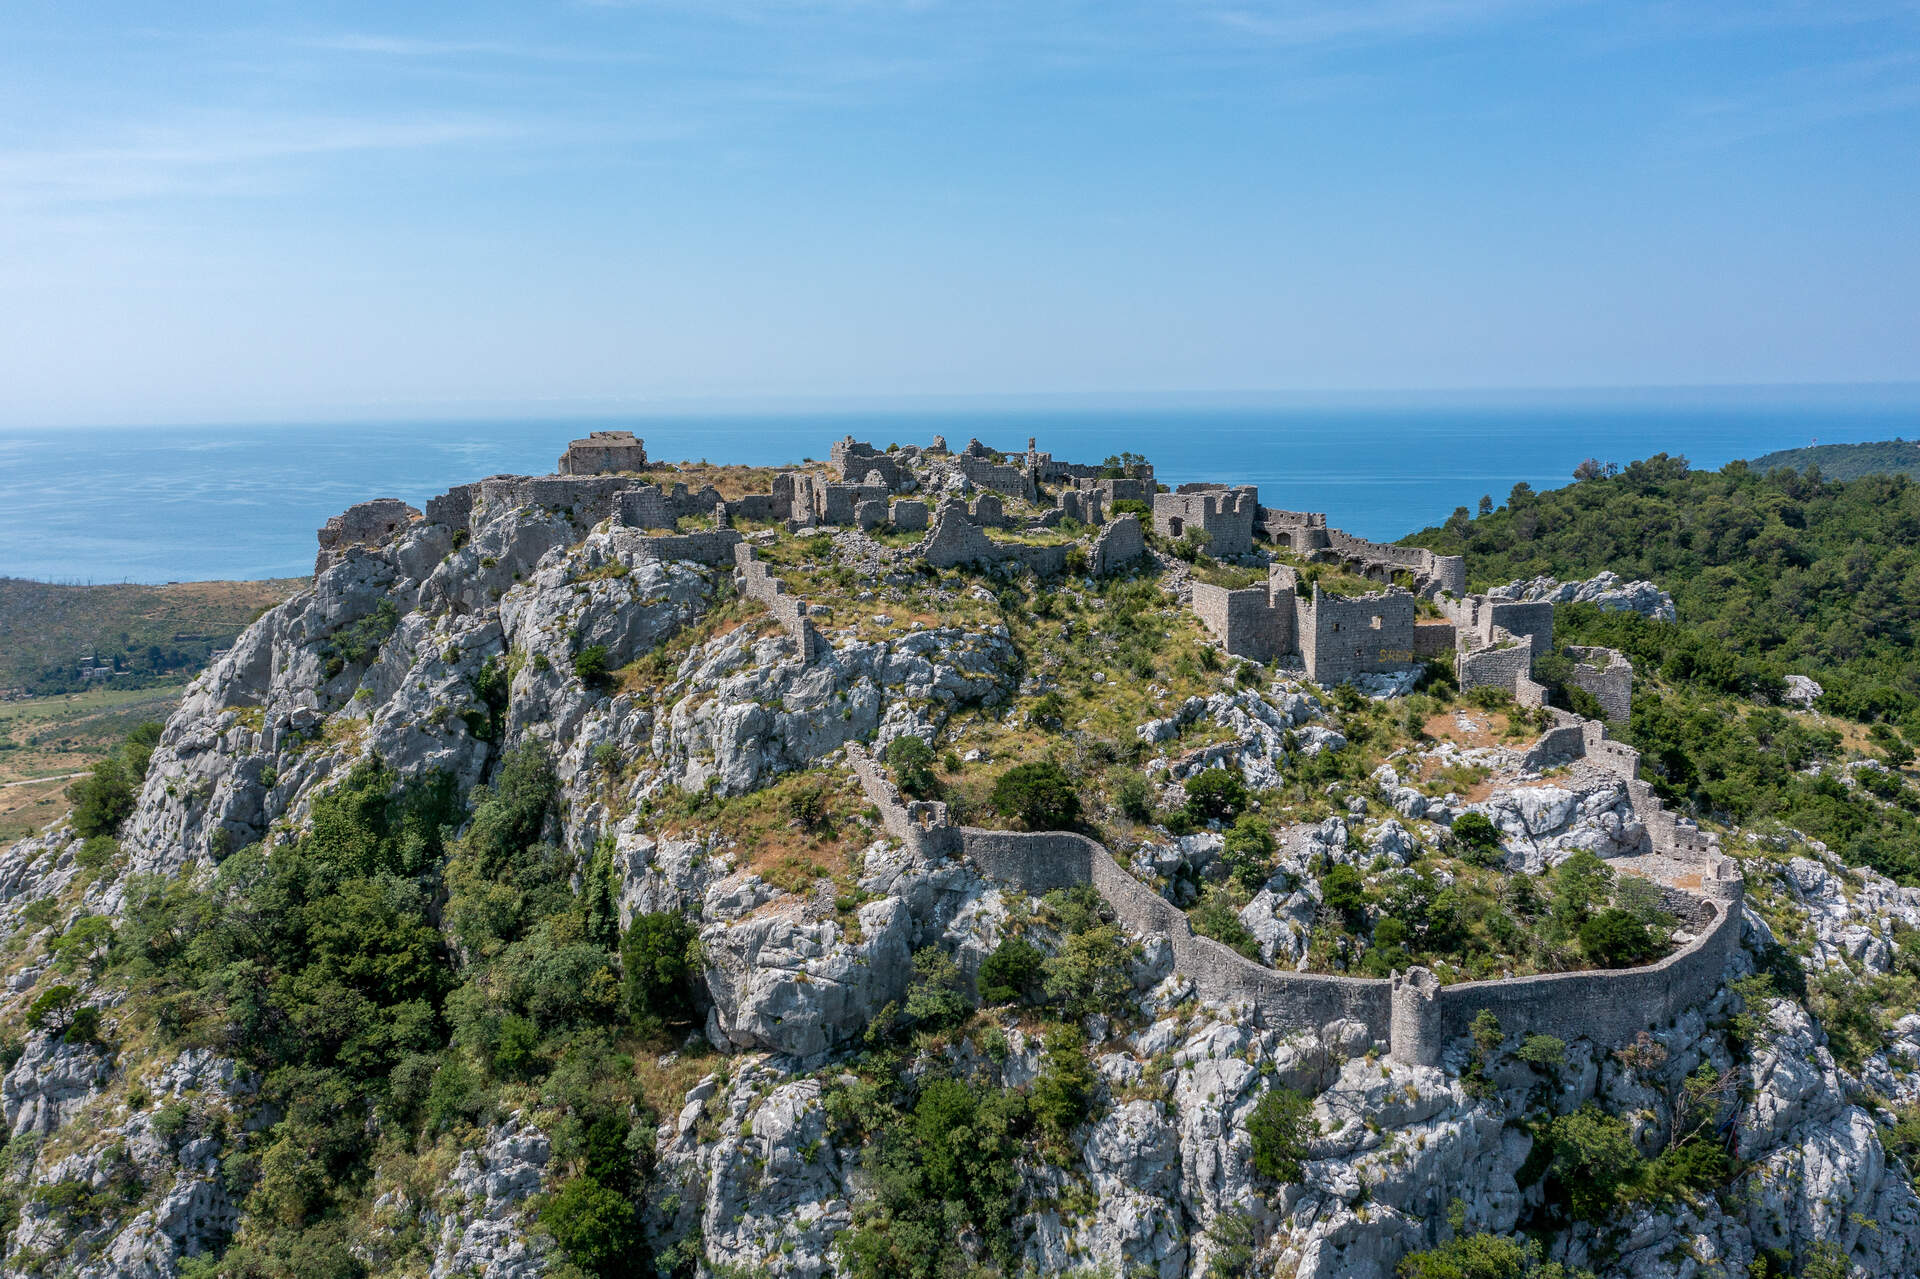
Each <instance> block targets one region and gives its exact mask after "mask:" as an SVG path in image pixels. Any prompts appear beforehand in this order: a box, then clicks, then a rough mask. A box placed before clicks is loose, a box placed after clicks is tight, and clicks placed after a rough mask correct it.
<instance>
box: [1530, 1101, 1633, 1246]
mask: <svg viewBox="0 0 1920 1279" xmlns="http://www.w3.org/2000/svg"><path fill="white" fill-rule="evenodd" d="M1547 1140H1548V1143H1549V1148H1550V1149H1551V1151H1552V1155H1551V1159H1550V1163H1549V1167H1550V1168H1551V1170H1552V1172H1553V1175H1554V1177H1555V1179H1556V1180H1557V1181H1558V1183H1559V1186H1560V1189H1561V1192H1562V1193H1563V1194H1564V1195H1565V1196H1566V1199H1567V1202H1568V1205H1569V1207H1570V1208H1571V1210H1572V1212H1573V1215H1574V1217H1575V1218H1577V1219H1578V1220H1581V1221H1600V1220H1603V1219H1604V1218H1606V1217H1607V1216H1609V1215H1611V1214H1612V1212H1613V1210H1614V1207H1615V1206H1616V1205H1617V1204H1618V1203H1619V1201H1620V1198H1621V1192H1622V1190H1623V1189H1624V1188H1625V1187H1627V1186H1628V1185H1629V1184H1630V1183H1631V1182H1632V1181H1633V1180H1634V1179H1635V1178H1636V1177H1637V1176H1638V1175H1639V1173H1640V1169H1641V1165H1642V1163H1643V1162H1644V1161H1643V1160H1642V1159H1641V1156H1640V1152H1639V1150H1638V1149H1637V1148H1635V1146H1634V1144H1633V1137H1632V1134H1631V1132H1630V1131H1629V1130H1628V1128H1627V1125H1626V1122H1625V1121H1624V1120H1621V1119H1617V1118H1615V1117H1614V1116H1612V1115H1609V1114H1607V1113H1606V1112H1605V1111H1603V1110H1601V1109H1600V1108H1599V1107H1597V1106H1595V1105H1593V1104H1592V1103H1591V1102H1589V1103H1588V1104H1587V1105H1585V1106H1582V1107H1581V1108H1580V1109H1579V1110H1576V1111H1574V1112H1573V1113H1572V1114H1570V1115H1561V1116H1559V1117H1558V1118H1556V1119H1555V1120H1554V1121H1553V1123H1552V1124H1551V1125H1549V1127H1548V1132H1547Z"/></svg>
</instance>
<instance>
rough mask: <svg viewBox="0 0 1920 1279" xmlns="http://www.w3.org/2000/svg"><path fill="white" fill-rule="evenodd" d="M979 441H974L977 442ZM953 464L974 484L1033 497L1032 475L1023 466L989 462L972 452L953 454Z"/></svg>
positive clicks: (1023, 496)
mask: <svg viewBox="0 0 1920 1279" xmlns="http://www.w3.org/2000/svg"><path fill="white" fill-rule="evenodd" d="M978 442H979V441H977V440H976V441H975V443H978ZM953 461H954V465H956V466H958V467H959V468H960V473H961V474H962V475H964V476H966V477H967V478H968V479H969V480H971V481H972V482H973V483H974V485H975V486H977V487H979V488H983V489H989V490H991V491H993V492H995V493H1005V494H1006V495H1007V496H1008V497H1018V498H1023V499H1025V500H1026V501H1029V502H1031V501H1032V500H1033V499H1034V486H1033V476H1032V475H1031V474H1029V473H1028V471H1027V469H1026V468H1025V467H1023V466H1008V465H1005V464H1003V463H999V462H989V461H988V460H987V459H986V458H984V457H979V456H976V455H975V454H973V453H959V454H955V455H954V459H953Z"/></svg>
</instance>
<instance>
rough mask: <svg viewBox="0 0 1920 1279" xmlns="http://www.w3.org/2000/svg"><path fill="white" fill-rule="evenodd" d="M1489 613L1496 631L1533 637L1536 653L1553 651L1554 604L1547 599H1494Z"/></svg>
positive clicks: (1517, 636)
mask: <svg viewBox="0 0 1920 1279" xmlns="http://www.w3.org/2000/svg"><path fill="white" fill-rule="evenodd" d="M1487 613H1488V617H1489V621H1490V622H1491V623H1492V625H1493V628H1494V630H1495V631H1496V632H1498V631H1505V632H1507V633H1508V634H1509V635H1512V636H1513V637H1515V638H1516V639H1518V638H1520V637H1522V636H1526V637H1528V638H1530V639H1532V640H1533V651H1534V653H1535V654H1540V653H1551V652H1552V651H1553V605H1552V604H1549V603H1546V602H1545V601H1537V602H1533V603H1520V602H1517V601H1513V600H1494V601H1492V602H1491V604H1490V605H1489V606H1488V609H1487Z"/></svg>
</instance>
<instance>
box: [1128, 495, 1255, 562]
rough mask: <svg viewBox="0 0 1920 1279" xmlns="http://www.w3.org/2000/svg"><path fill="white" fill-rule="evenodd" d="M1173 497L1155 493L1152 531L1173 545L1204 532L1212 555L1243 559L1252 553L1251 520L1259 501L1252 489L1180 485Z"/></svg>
mask: <svg viewBox="0 0 1920 1279" xmlns="http://www.w3.org/2000/svg"><path fill="white" fill-rule="evenodd" d="M1180 489H1181V491H1179V492H1176V493H1156V494H1155V495H1154V498H1153V530H1154V532H1156V533H1158V534H1159V535H1160V536H1162V537H1165V538H1171V539H1173V540H1175V541H1178V540H1179V539H1181V538H1183V537H1185V536H1186V535H1187V533H1188V532H1189V531H1190V530H1195V529H1198V530H1204V531H1205V532H1206V534H1207V537H1208V539H1209V540H1208V543H1207V551H1208V553H1209V554H1212V555H1221V556H1227V555H1246V554H1248V553H1249V552H1251V551H1252V550H1253V516H1254V512H1255V511H1257V510H1259V509H1260V498H1259V495H1258V493H1257V492H1256V491H1255V490H1254V488H1253V486H1252V485H1241V486H1239V487H1237V488H1231V489H1229V488H1226V487H1224V486H1221V485H1193V484H1182V485H1181V486H1180Z"/></svg>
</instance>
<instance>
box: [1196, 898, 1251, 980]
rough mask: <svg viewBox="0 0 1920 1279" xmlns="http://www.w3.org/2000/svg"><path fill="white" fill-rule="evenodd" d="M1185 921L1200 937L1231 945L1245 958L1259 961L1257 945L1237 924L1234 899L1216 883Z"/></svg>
mask: <svg viewBox="0 0 1920 1279" xmlns="http://www.w3.org/2000/svg"><path fill="white" fill-rule="evenodd" d="M1187 920H1188V922H1189V923H1190V924H1192V925H1193V931H1194V932H1196V933H1198V934H1199V935H1200V936H1202V937H1211V938H1213V940H1215V941H1217V942H1219V943H1220V944H1221V945H1223V946H1230V947H1232V948H1233V949H1234V950H1236V951H1239V952H1240V953H1241V954H1242V955H1245V956H1246V957H1247V958H1248V959H1252V960H1256V961H1257V960H1258V959H1259V958H1260V944H1259V943H1258V942H1256V941H1255V940H1254V938H1253V934H1252V933H1250V932H1248V931H1247V926H1246V925H1245V924H1243V923H1241V922H1240V914H1239V912H1238V911H1237V910H1236V909H1235V908H1234V904H1233V899H1232V897H1231V896H1229V895H1228V893H1227V892H1226V891H1225V890H1224V889H1223V888H1222V887H1221V886H1220V885H1218V884H1214V885H1211V886H1210V887H1208V889H1207V891H1206V893H1205V894H1203V895H1202V896H1201V898H1200V903H1199V904H1198V905H1197V906H1195V907H1194V908H1193V909H1192V910H1190V911H1188V912H1187Z"/></svg>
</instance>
